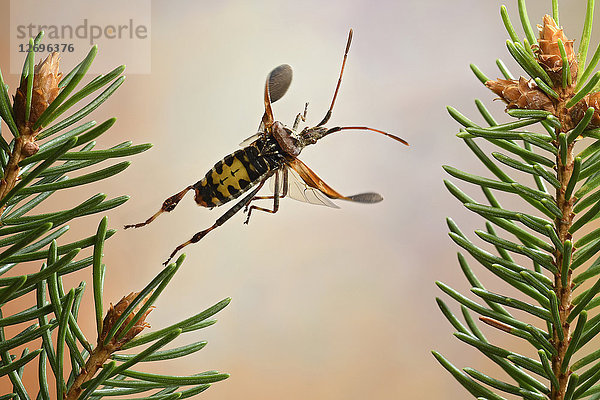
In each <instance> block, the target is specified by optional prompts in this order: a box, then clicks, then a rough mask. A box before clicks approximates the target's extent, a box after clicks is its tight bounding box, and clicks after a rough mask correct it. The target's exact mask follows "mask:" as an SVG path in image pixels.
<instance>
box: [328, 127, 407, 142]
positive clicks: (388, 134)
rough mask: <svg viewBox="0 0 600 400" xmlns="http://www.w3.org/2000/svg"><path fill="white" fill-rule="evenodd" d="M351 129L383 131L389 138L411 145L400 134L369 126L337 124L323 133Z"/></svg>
mask: <svg viewBox="0 0 600 400" xmlns="http://www.w3.org/2000/svg"><path fill="white" fill-rule="evenodd" d="M350 129H354V130H360V131H371V132H377V133H381V134H382V135H385V136H387V137H389V138H392V139H394V140H397V141H398V142H400V143H402V144H405V145H407V146H410V145H409V144H408V142H407V141H406V140H404V139H402V138H399V137H398V136H395V135H392V134H390V133H387V132H384V131H380V130H379V129H374V128H369V127H367V126H336V127H335V128H331V129H328V130H327V132H325V135H323V136H326V135H329V134H330V133H335V132H339V131H344V130H350Z"/></svg>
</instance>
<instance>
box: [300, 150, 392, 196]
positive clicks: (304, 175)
mask: <svg viewBox="0 0 600 400" xmlns="http://www.w3.org/2000/svg"><path fill="white" fill-rule="evenodd" d="M288 165H289V167H290V169H293V170H294V171H295V172H297V173H298V175H299V176H300V178H301V179H302V180H303V181H304V182H305V183H306V185H308V186H309V187H311V188H315V189H317V190H319V191H321V192H322V193H323V194H325V195H326V196H327V197H329V198H331V199H341V200H347V201H353V202H355V203H378V202H380V201H381V200H383V197H381V195H380V194H378V193H372V192H369V193H359V194H355V195H352V196H344V195H342V194H340V193H338V192H337V191H336V190H335V189H333V188H332V187H331V186H329V185H328V184H327V183H325V181H323V180H322V179H321V178H319V177H318V176H317V174H315V173H314V172H313V170H311V169H310V168H309V167H308V166H307V165H306V164H304V163H303V162H302V161H300V160H299V159H297V158H295V159H293V160H292V161H290V162H289V164H288Z"/></svg>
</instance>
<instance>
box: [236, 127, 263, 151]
mask: <svg viewBox="0 0 600 400" xmlns="http://www.w3.org/2000/svg"><path fill="white" fill-rule="evenodd" d="M260 125H261V126H260V127H259V128H258V129H260V128H263V129H264V126H263V124H262V122H261V124H260ZM262 135H264V133H262V132H260V131H259V132H256V133H255V134H254V135H252V136H250V137H249V138H247V139H245V140H244V141H243V142H242V143H240V147H247V146H250V145H251V144H252V143H254V142H255V141H256V139H258V138H259V137H261V136H262Z"/></svg>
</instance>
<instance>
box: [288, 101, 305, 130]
mask: <svg viewBox="0 0 600 400" xmlns="http://www.w3.org/2000/svg"><path fill="white" fill-rule="evenodd" d="M307 111H308V103H305V104H304V112H303V113H299V114H298V115H296V119H295V120H294V127H293V128H292V129H293V130H296V129H298V125H300V120H302V122H305V121H306V112H307Z"/></svg>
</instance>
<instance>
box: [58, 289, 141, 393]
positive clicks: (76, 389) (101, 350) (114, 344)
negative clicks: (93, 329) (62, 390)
mask: <svg viewBox="0 0 600 400" xmlns="http://www.w3.org/2000/svg"><path fill="white" fill-rule="evenodd" d="M138 294H139V293H130V294H128V295H127V296H125V297H123V298H122V299H121V300H120V301H119V302H118V303H117V304H116V305H114V306H113V305H112V304H111V306H110V308H109V310H108V311H107V313H106V316H105V317H104V320H103V323H102V332H101V333H100V335H98V342H97V345H96V347H95V348H94V350H92V352H91V353H90V357H89V358H88V360H87V362H86V363H85V366H84V367H83V368H81V371H80V372H79V375H77V377H76V378H75V380H74V381H73V384H72V385H71V387H70V388H69V390H68V392H67V393H66V395H65V399H66V400H77V399H78V398H79V396H80V395H81V393H82V392H83V388H82V385H83V384H84V383H85V382H88V381H89V380H91V379H92V378H93V377H94V376H95V375H96V372H98V370H99V369H100V368H102V365H103V364H104V363H105V362H106V361H107V360H108V359H109V358H110V356H111V355H112V354H113V353H114V352H115V351H118V350H119V349H121V348H122V347H123V345H125V344H126V343H128V342H129V341H131V340H132V339H133V338H134V337H136V336H137V335H138V334H139V333H140V332H141V331H142V330H143V329H144V328H146V327H148V326H149V325H148V323H147V322H146V321H145V319H146V316H147V315H148V314H149V313H150V311H152V307H151V308H149V309H148V310H146V312H144V314H143V315H142V316H141V318H140V319H139V320H138V321H137V322H136V323H135V324H134V325H133V326H132V327H131V328H130V329H129V330H128V331H127V332H125V333H124V332H123V329H124V328H125V327H126V326H127V324H128V323H129V322H130V321H131V320H132V319H133V318H134V316H135V315H136V314H137V313H138V311H139V309H140V308H141V307H142V306H143V305H144V304H145V303H146V301H147V300H148V298H145V299H144V300H142V301H141V303H140V304H138V306H137V307H136V308H135V309H134V310H133V311H131V312H130V313H129V315H128V316H127V318H125V320H124V321H123V323H122V325H121V328H120V329H119V330H117V332H116V333H115V335H114V336H113V337H112V338H111V339H110V340H109V341H108V343H106V344H105V343H104V342H105V340H106V338H107V335H108V333H109V332H110V331H111V330H112V328H113V327H114V326H115V323H116V322H117V320H118V319H119V318H120V317H121V316H122V314H123V312H125V310H126V309H127V307H128V306H129V304H131V302H132V301H133V300H134V299H135V298H136V297H137V295H138Z"/></svg>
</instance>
